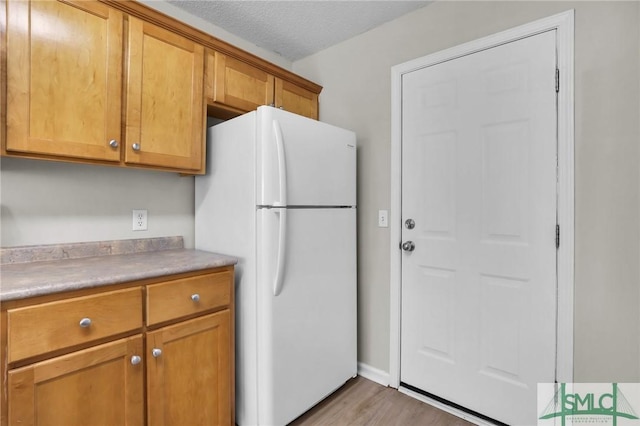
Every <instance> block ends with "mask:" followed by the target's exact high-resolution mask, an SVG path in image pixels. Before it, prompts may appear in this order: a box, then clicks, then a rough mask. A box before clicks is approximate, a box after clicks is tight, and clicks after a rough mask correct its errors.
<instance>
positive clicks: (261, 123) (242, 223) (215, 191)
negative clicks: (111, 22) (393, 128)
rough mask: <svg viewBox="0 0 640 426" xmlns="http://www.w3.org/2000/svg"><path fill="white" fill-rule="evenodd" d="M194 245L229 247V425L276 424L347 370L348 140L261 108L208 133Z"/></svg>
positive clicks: (352, 231) (351, 255) (351, 143)
mask: <svg viewBox="0 0 640 426" xmlns="http://www.w3.org/2000/svg"><path fill="white" fill-rule="evenodd" d="M207 169H208V171H207V174H206V175H205V176H199V177H196V193H195V219H196V222H195V245H196V249H198V250H205V251H214V252H220V253H225V254H229V255H233V256H235V257H237V258H238V259H239V263H238V265H237V268H236V283H235V291H236V293H235V296H236V324H235V325H236V422H237V424H238V425H240V426H244V425H285V424H287V423H289V422H291V421H292V420H294V419H295V418H297V417H298V416H300V415H301V414H303V413H304V412H305V411H307V410H308V409H310V408H311V407H312V406H314V405H315V404H316V403H318V402H319V401H321V400H322V399H323V398H325V397H326V396H327V395H329V394H330V393H332V392H333V391H334V390H336V389H337V388H339V387H340V386H342V385H343V384H344V383H345V382H346V381H347V380H348V379H349V378H351V377H354V376H355V375H356V370H357V361H356V355H357V354H356V344H357V335H356V261H357V259H356V140H355V134H354V133H353V132H351V131H348V130H344V129H340V128H337V127H334V126H331V125H328V124H326V123H321V122H319V121H315V120H311V119H308V118H305V117H302V116H299V115H296V114H292V113H289V112H286V111H282V110H279V109H276V108H272V107H266V106H265V107H260V108H258V110H257V111H253V112H250V113H248V114H245V115H242V116H240V117H237V118H234V119H231V120H228V121H226V122H224V123H221V124H218V125H216V126H212V127H210V128H209V129H208V133H207Z"/></svg>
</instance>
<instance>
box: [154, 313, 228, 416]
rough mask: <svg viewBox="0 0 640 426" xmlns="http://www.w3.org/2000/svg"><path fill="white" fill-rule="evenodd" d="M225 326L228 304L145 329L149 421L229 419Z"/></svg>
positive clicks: (226, 326) (226, 335)
mask: <svg viewBox="0 0 640 426" xmlns="http://www.w3.org/2000/svg"><path fill="white" fill-rule="evenodd" d="M230 327H231V320H230V311H229V310H228V309H227V310H224V311H220V312H217V313H215V314H211V315H207V316H204V317H200V318H196V319H193V320H190V321H185V322H182V323H179V324H176V325H172V326H168V327H164V328H161V329H160V330H157V331H153V332H149V333H147V356H146V358H147V384H148V387H147V410H148V422H149V424H151V425H154V426H169V425H175V426H181V425H232V424H233V421H234V415H233V405H232V404H233V395H234V388H233V378H232V375H233V369H232V365H233V364H232V362H233V361H232V345H233V342H232V340H231V329H230ZM154 350H155V351H156V356H155V357H154V356H153V355H152V353H153V351H154ZM158 351H160V352H158Z"/></svg>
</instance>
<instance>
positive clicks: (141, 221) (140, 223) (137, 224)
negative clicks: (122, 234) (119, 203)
mask: <svg viewBox="0 0 640 426" xmlns="http://www.w3.org/2000/svg"><path fill="white" fill-rule="evenodd" d="M131 229H132V230H133V231H146V230H147V211H146V210H133V226H132V227H131Z"/></svg>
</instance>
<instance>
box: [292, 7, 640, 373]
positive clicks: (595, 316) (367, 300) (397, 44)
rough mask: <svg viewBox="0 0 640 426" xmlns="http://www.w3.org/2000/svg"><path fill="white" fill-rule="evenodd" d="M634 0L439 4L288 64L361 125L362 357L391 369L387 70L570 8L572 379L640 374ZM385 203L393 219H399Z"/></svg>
mask: <svg viewBox="0 0 640 426" xmlns="http://www.w3.org/2000/svg"><path fill="white" fill-rule="evenodd" d="M639 8H640V3H638V2H619V3H618V2H576V3H566V2H481V1H474V2H458V1H455V2H453V1H452V2H437V3H433V4H431V5H429V6H428V7H426V8H423V9H421V10H418V11H416V12H413V13H411V14H409V15H405V16H404V17H401V18H399V19H397V20H395V21H393V22H390V23H388V24H386V25H383V26H381V27H378V28H376V29H374V30H372V31H369V32H367V33H364V34H361V35H360V36H358V37H355V38H353V39H351V40H348V41H346V42H343V43H341V44H339V45H337V46H334V47H331V48H329V49H327V50H324V51H322V52H320V53H318V54H315V55H312V56H310V57H308V58H305V59H303V60H300V61H297V62H295V63H294V65H293V69H294V71H295V72H297V73H300V74H301V75H303V76H305V77H307V78H310V79H311V80H314V81H316V82H318V83H319V84H322V85H323V86H324V90H323V92H322V94H321V97H320V102H321V104H320V116H321V119H322V120H323V121H327V122H330V123H333V124H336V125H340V126H343V127H347V128H350V129H352V130H354V131H355V132H356V133H357V134H358V155H359V157H358V166H359V173H358V181H359V185H358V191H359V193H358V205H359V229H358V232H359V245H358V248H359V266H358V273H359V287H358V289H359V329H358V330H359V341H358V352H359V355H358V358H359V361H360V362H363V363H365V364H368V365H370V366H372V367H375V368H378V369H381V370H384V371H388V368H389V230H388V229H386V228H378V227H377V224H376V221H377V210H378V209H386V208H388V207H389V203H390V178H389V175H390V158H389V154H390V113H391V110H390V102H391V100H390V68H391V67H392V66H393V65H396V64H399V63H402V62H405V61H408V60H411V59H414V58H417V57H421V56H424V55H427V54H429V53H433V52H436V51H438V50H442V49H446V48H449V47H452V46H455V45H458V44H461V43H464V42H467V41H470V40H473V39H476V38H480V37H483V36H486V35H489V34H493V33H495V32H498V31H501V30H505V29H508V28H511V27H514V26H517V25H521V24H525V23H527V22H531V21H533V20H536V19H539V18H543V17H546V16H550V15H553V14H555V13H559V12H563V11H565V10H568V9H575V17H576V23H575V37H576V40H575V51H576V53H575V67H576V72H575V82H576V83H575V92H576V94H575V102H576V104H575V111H576V113H575V114H576V115H575V121H576V128H575V130H576V132H575V133H576V139H575V145H576V149H575V158H576V171H575V181H576V188H575V191H576V192H575V193H576V206H575V210H576V213H575V225H576V238H575V247H576V248H575V357H574V359H575V361H574V370H575V378H574V379H575V380H576V381H605V382H606V381H639V380H640V365H638V358H639V357H640V352H639V339H640V329H639V322H640V321H639V318H638V310H639V309H638V301H639V300H640V292H639V281H640V270H639V268H638V259H640V233H639V225H638V222H639V218H640V215H639V207H640V205H639V195H640V176H639V172H638V162H639V159H640V158H639V150H638V141H639V139H640V128H639V126H638V117H639V115H640V94H639V84H640V81H639V76H640V63H639V61H640V59H639V55H640V35H639V34H638V31H639V30H638V28H639V27H640V11H639V10H638V9H639ZM396 213H397V212H393V211H392V212H391V216H390V220H397V219H398V218H397V217H395V216H394V215H395V214H396Z"/></svg>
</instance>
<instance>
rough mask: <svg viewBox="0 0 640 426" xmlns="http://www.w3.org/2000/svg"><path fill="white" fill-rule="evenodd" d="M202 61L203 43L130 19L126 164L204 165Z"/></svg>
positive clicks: (199, 166)
mask: <svg viewBox="0 0 640 426" xmlns="http://www.w3.org/2000/svg"><path fill="white" fill-rule="evenodd" d="M203 61H204V48H203V47H202V46H201V45H199V44H196V43H194V42H193V41H191V40H188V39H186V38H184V37H181V36H179V35H177V34H174V33H172V32H169V31H167V30H165V29H162V28H159V27H157V26H155V25H153V24H150V23H148V22H145V21H142V20H140V19H137V18H133V17H131V18H129V40H128V70H127V85H126V88H127V108H126V134H125V142H126V148H125V157H124V160H125V162H126V163H127V164H143V165H151V166H161V167H168V168H172V169H183V170H193V171H198V170H200V169H201V168H202V166H203V165H202V151H203V143H204V138H205V135H204V117H205V114H206V112H205V104H204V98H203V94H202V91H203V72H204V62H203Z"/></svg>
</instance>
